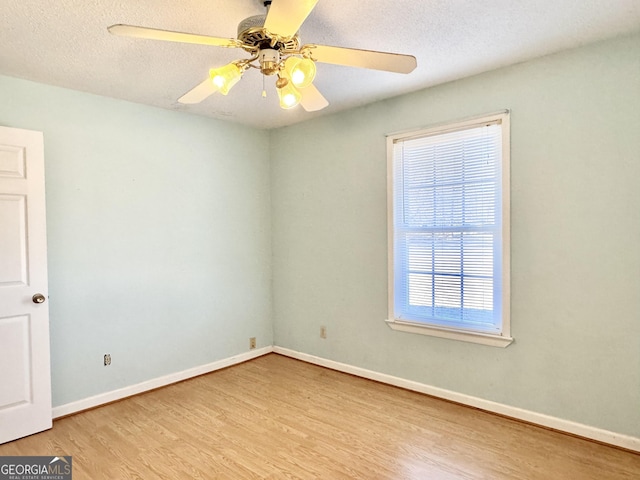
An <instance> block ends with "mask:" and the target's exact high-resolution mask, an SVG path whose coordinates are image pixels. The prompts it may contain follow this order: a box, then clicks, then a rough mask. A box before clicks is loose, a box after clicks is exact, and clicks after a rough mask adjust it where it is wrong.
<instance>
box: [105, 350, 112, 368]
mask: <svg viewBox="0 0 640 480" xmlns="http://www.w3.org/2000/svg"><path fill="white" fill-rule="evenodd" d="M109 365H111V354H110V353H105V354H104V366H105V367H108V366H109Z"/></svg>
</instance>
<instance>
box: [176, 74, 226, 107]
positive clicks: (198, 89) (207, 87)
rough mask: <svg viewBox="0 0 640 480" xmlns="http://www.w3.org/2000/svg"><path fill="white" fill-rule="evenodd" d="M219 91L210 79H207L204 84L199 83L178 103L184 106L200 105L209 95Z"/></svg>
mask: <svg viewBox="0 0 640 480" xmlns="http://www.w3.org/2000/svg"><path fill="white" fill-rule="evenodd" d="M217 91H218V87H216V86H215V85H214V83H213V82H212V81H211V79H210V78H207V79H206V80H205V81H203V82H202V83H199V84H198V85H196V86H195V87H194V88H192V89H191V90H189V91H188V92H187V93H185V94H184V95H183V96H181V97H180V98H179V99H178V102H180V103H184V104H194V103H200V102H201V101H203V100H204V99H205V98H207V97H208V96H209V95H212V94H214V93H215V92H217Z"/></svg>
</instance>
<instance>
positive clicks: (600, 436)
mask: <svg viewBox="0 0 640 480" xmlns="http://www.w3.org/2000/svg"><path fill="white" fill-rule="evenodd" d="M273 351H274V352H275V353H278V354H280V355H285V356H287V357H291V358H295V359H297V360H302V361H304V362H307V363H312V364H314V365H320V366H322V367H326V368H330V369H332V370H337V371H339V372H344V373H349V374H351V375H356V376H358V377H363V378H367V379H369V380H375V381H377V382H381V383H386V384H389V385H394V386H396V387H401V388H404V389H407V390H412V391H414V392H419V393H425V394H427V395H431V396H433V397H438V398H442V399H445V400H449V401H452V402H456V403H460V404H463V405H468V406H470V407H474V408H478V409H480V410H485V411H487V412H492V413H497V414H500V415H504V416H506V417H511V418H514V419H517V420H523V421H525V422H529V423H533V424H536V425H540V426H543V427H547V428H551V429H553V430H558V431H561V432H565V433H570V434H573V435H577V436H579V437H584V438H587V439H591V440H595V441H598V442H602V443H608V444H610V445H615V446H617V447H621V448H625V449H627V450H633V451H635V452H640V438H636V437H631V436H628V435H622V434H619V433H615V432H611V431H609V430H602V429H599V428H595V427H590V426H588V425H583V424H581V423H576V422H572V421H569V420H563V419H562V418H557V417H552V416H549V415H544V414H542V413H536V412H532V411H530V410H524V409H522V408H517V407H511V406H509V405H504V404H502V403H497V402H492V401H489V400H483V399H482V398H478V397H472V396H470V395H465V394H462V393H458V392H453V391H451V390H445V389H443V388H438V387H433V386H430V385H426V384H423V383H419V382H414V381H412V380H406V379H403V378H398V377H394V376H392V375H387V374H384V373H378V372H374V371H372V370H366V369H364V368H360V367H354V366H353V365H348V364H346V363H340V362H334V361H333V360H328V359H326V358H321V357H316V356H314V355H308V354H306V353H301V352H297V351H295V350H290V349H288V348H283V347H274V348H273Z"/></svg>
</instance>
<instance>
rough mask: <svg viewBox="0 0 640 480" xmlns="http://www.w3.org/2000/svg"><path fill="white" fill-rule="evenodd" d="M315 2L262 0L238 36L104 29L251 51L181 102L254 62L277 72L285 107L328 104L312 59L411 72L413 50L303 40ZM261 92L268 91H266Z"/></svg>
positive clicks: (203, 94) (228, 84) (222, 86)
mask: <svg viewBox="0 0 640 480" xmlns="http://www.w3.org/2000/svg"><path fill="white" fill-rule="evenodd" d="M272 3H273V4H272ZM316 3H318V0H273V2H272V0H264V1H263V4H264V6H265V8H267V14H266V15H255V16H252V17H248V18H245V19H244V20H243V21H241V22H240V24H239V25H238V38H237V39H236V38H219V37H210V36H207V35H197V34H192V33H182V32H172V31H168V30H159V29H155V28H146V27H138V26H133V25H122V24H117V25H111V26H110V27H108V30H109V32H110V33H112V34H114V35H119V36H124V37H136V38H146V39H152V40H163V41H168V42H182V43H195V44H199V45H213V46H216V47H226V48H241V49H243V50H245V51H246V52H248V53H249V55H250V56H251V58H248V59H240V60H235V61H233V62H231V63H229V64H227V65H225V66H223V67H219V68H213V69H211V70H210V71H209V78H207V79H206V80H204V81H203V82H202V83H200V84H198V85H197V86H196V87H194V88H193V89H191V90H190V91H188V92H187V93H185V94H184V95H183V96H182V97H180V98H179V99H178V102H180V103H185V104H193V103H200V102H201V101H203V100H204V99H205V98H207V97H208V96H209V95H212V94H213V93H215V92H220V93H222V94H223V95H226V94H227V93H229V90H230V89H231V88H232V87H233V86H234V85H235V84H236V83H237V82H238V81H239V80H240V78H241V77H242V75H243V73H244V72H245V71H246V70H248V69H249V68H256V69H258V70H260V72H261V73H262V74H263V75H264V76H270V75H276V76H277V80H276V89H277V92H278V97H279V100H280V106H281V107H282V108H284V109H289V108H292V107H295V106H296V105H298V104H301V105H302V107H303V108H304V109H305V110H306V111H308V112H312V111H317V110H321V109H323V108H324V107H326V106H327V105H329V102H328V101H327V100H326V99H325V98H324V97H323V96H322V94H321V93H320V92H319V91H318V89H317V88H316V87H315V86H314V85H313V83H312V82H313V79H314V78H315V74H316V65H315V64H316V62H322V63H332V64H336V65H345V66H350V67H361V68H370V69H375V70H384V71H388V72H396V73H410V72H412V71H413V70H414V69H415V68H416V65H417V64H416V59H415V57H414V56H412V55H401V54H397V53H387V52H376V51H372V50H359V49H354V48H343V47H331V46H327V45H316V44H307V45H301V43H300V38H299V36H298V33H297V32H298V29H299V28H300V26H301V25H302V23H303V22H304V21H305V19H306V18H307V17H308V16H309V14H310V13H311V11H312V10H313V8H314V7H315V6H316ZM262 94H263V96H265V95H266V93H265V92H264V91H263V93H262Z"/></svg>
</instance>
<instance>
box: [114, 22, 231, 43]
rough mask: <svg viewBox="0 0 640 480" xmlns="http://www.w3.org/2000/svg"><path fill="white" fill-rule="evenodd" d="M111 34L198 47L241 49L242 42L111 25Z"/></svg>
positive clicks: (131, 26) (154, 29)
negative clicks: (189, 44)
mask: <svg viewBox="0 0 640 480" xmlns="http://www.w3.org/2000/svg"><path fill="white" fill-rule="evenodd" d="M107 30H109V33H112V34H113V35H118V36H120V37H135V38H147V39H150V40H163V41H165V42H180V43H195V44H197V45H213V46H215V47H230V48H233V47H239V46H240V42H239V41H238V40H236V39H235V38H218V37H209V36H207V35H196V34H193V33H182V32H172V31H169V30H159V29H157V28H147V27H136V26H134V25H122V24H118V25H111V26H110V27H108V28H107Z"/></svg>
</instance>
